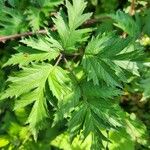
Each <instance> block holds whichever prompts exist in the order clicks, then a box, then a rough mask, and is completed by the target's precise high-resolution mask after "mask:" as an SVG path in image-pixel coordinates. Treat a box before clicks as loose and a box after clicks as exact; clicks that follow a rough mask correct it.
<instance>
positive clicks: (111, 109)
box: [69, 98, 121, 149]
mask: <svg viewBox="0 0 150 150" xmlns="http://www.w3.org/2000/svg"><path fill="white" fill-rule="evenodd" d="M119 115H120V111H119V109H118V108H117V107H116V108H115V105H113V103H111V101H110V100H108V99H107V100H104V99H102V98H101V99H100V98H99V99H94V98H93V99H87V100H84V101H83V102H82V103H81V104H80V105H79V106H78V107H77V108H76V110H75V111H74V112H73V113H72V116H71V118H70V120H69V133H70V138H71V141H72V140H73V139H74V137H76V136H77V135H80V133H82V134H83V135H84V139H85V138H86V137H87V136H88V135H89V134H90V133H92V134H93V136H94V139H95V140H96V141H97V142H96V141H94V140H92V144H93V146H92V147H95V146H96V149H98V147H103V144H102V140H104V141H108V139H107V138H106V137H105V136H104V135H103V133H102V130H103V129H105V130H106V129H108V130H109V129H111V128H114V129H115V128H116V127H120V126H121V120H120V119H121V118H120V117H119ZM81 131H82V132H81ZM93 142H96V144H97V145H95V143H93ZM94 145H95V146H94Z"/></svg>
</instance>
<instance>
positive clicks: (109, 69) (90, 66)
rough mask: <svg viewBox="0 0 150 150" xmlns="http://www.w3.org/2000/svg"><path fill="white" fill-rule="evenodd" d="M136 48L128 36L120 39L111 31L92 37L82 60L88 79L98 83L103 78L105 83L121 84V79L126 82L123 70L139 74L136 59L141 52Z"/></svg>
mask: <svg viewBox="0 0 150 150" xmlns="http://www.w3.org/2000/svg"><path fill="white" fill-rule="evenodd" d="M137 48H138V47H137V46H136V45H133V44H132V39H131V38H130V37H129V38H127V39H122V38H120V37H117V36H116V35H115V34H113V33H109V34H103V35H101V36H97V37H96V38H92V40H91V41H90V42H89V43H88V46H87V47H86V50H85V54H84V57H83V60H82V65H83V67H84V69H85V71H86V72H87V76H88V81H89V80H93V82H94V84H95V85H96V84H97V85H98V84H99V81H100V80H104V81H105V82H106V84H107V85H110V86H114V85H115V86H121V84H120V83H121V81H123V82H127V78H126V74H125V71H129V72H132V73H133V74H135V75H139V73H138V67H137V61H136V59H138V58H140V57H141V56H142V53H143V52H142V49H137Z"/></svg>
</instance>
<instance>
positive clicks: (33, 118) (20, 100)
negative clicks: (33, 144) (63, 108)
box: [1, 64, 73, 139]
mask: <svg viewBox="0 0 150 150" xmlns="http://www.w3.org/2000/svg"><path fill="white" fill-rule="evenodd" d="M8 81H9V82H11V84H10V85H9V87H8V88H7V89H6V90H5V92H4V93H3V94H2V96H1V99H6V98H15V99H16V98H17V99H16V100H15V107H14V108H15V109H20V108H23V107H25V106H27V105H29V104H33V107H32V110H31V112H30V115H29V117H28V120H27V123H29V127H30V129H31V131H32V133H33V134H34V137H35V139H36V138H37V133H38V130H39V129H42V127H43V125H44V120H45V119H46V118H48V117H49V115H48V110H47V99H46V97H45V94H46V92H45V86H46V83H47V82H48V83H49V88H50V90H51V91H52V93H53V95H54V96H56V98H58V100H59V101H61V100H63V98H64V97H65V96H67V94H68V93H72V92H73V91H72V89H71V88H69V84H70V81H71V80H70V79H69V76H68V75H67V71H64V70H63V69H61V68H60V67H58V66H52V65H50V64H42V65H33V66H32V67H30V68H29V67H28V68H27V67H24V68H23V70H22V71H20V72H18V73H17V74H16V76H14V77H9V79H8ZM49 101H51V100H49Z"/></svg>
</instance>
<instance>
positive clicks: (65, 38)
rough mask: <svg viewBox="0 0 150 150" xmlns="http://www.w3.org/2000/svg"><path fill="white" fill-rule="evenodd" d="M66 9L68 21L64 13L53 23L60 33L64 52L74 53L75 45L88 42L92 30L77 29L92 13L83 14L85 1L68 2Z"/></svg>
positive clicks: (74, 0)
mask: <svg viewBox="0 0 150 150" xmlns="http://www.w3.org/2000/svg"><path fill="white" fill-rule="evenodd" d="M66 7H67V12H68V21H67V19H66V16H65V14H64V13H59V14H58V15H57V16H56V18H55V19H53V21H54V23H55V26H56V29H57V31H58V33H59V36H60V39H61V42H62V46H63V48H64V50H66V51H72V50H74V49H75V44H76V43H78V42H83V41H86V40H87V38H88V36H87V35H86V34H87V33H89V32H91V29H88V28H85V29H77V28H78V27H79V26H81V25H82V24H83V23H84V22H85V21H86V20H87V19H89V18H90V17H91V13H87V14H83V11H84V9H85V7H86V3H85V2H84V1H83V0H78V2H77V1H76V0H73V4H71V3H70V2H69V1H66Z"/></svg>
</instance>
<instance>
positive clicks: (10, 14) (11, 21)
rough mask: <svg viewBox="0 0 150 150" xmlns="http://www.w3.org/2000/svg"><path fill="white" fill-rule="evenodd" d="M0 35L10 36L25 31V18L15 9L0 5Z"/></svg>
mask: <svg viewBox="0 0 150 150" xmlns="http://www.w3.org/2000/svg"><path fill="white" fill-rule="evenodd" d="M0 26H1V28H0V35H11V34H16V33H18V32H24V31H26V29H27V25H26V23H25V18H24V16H23V15H22V12H20V11H19V10H17V9H14V8H9V7H6V6H4V5H2V6H1V5H0Z"/></svg>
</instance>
